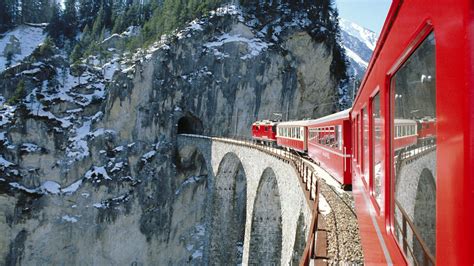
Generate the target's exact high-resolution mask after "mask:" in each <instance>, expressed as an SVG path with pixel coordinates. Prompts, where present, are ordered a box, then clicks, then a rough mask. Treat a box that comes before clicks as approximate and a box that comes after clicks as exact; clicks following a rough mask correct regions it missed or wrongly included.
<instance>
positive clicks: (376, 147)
mask: <svg viewBox="0 0 474 266" xmlns="http://www.w3.org/2000/svg"><path fill="white" fill-rule="evenodd" d="M382 128H383V126H382V111H381V108H380V94H379V93H377V94H376V95H375V97H374V98H373V99H372V158H374V160H373V165H372V171H373V173H374V177H373V180H372V184H373V187H372V191H373V193H374V194H373V195H374V198H375V201H376V202H377V203H378V205H379V207H380V208H381V209H382V202H383V199H382V195H383V193H382V190H383V181H384V167H383V164H384V159H383V158H384V157H383V143H382Z"/></svg>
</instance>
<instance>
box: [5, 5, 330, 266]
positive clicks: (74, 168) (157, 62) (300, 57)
mask: <svg viewBox="0 0 474 266" xmlns="http://www.w3.org/2000/svg"><path fill="white" fill-rule="evenodd" d="M319 30H323V31H324V29H323V28H318V26H316V25H315V24H313V22H311V21H309V20H308V19H307V17H305V16H304V12H303V13H299V15H298V16H294V19H293V20H291V21H283V22H281V23H280V24H278V25H277V26H274V30H272V33H271V34H269V33H268V28H267V29H266V28H265V25H262V24H261V23H260V22H259V20H258V19H257V18H255V17H254V16H252V15H249V14H246V13H244V12H242V11H240V10H239V9H237V8H235V7H233V6H231V7H226V8H221V9H219V10H217V11H216V12H212V13H211V14H210V16H208V17H206V18H204V19H201V20H196V21H193V22H192V23H191V24H189V25H188V27H187V28H186V29H184V30H182V31H179V32H176V33H175V34H174V35H171V36H168V37H164V38H162V41H161V42H158V43H155V44H154V45H153V46H151V47H150V48H148V49H146V50H145V49H143V50H140V51H138V52H137V53H135V54H133V55H130V54H128V55H127V54H123V53H122V51H120V50H118V49H117V47H108V49H109V51H111V52H112V53H114V56H113V58H112V60H111V61H108V62H100V60H98V59H96V58H89V59H88V60H85V61H84V64H82V65H79V66H75V67H70V66H69V65H68V64H67V62H66V61H65V59H64V55H62V54H61V52H60V51H57V50H54V49H53V50H52V51H48V50H46V51H45V49H42V51H41V53H40V52H39V50H40V49H38V51H36V52H35V53H34V54H33V55H32V56H30V57H29V58H28V60H27V61H26V62H24V63H22V64H20V65H18V66H14V67H12V68H9V69H7V70H5V71H3V73H2V74H1V76H0V93H1V94H2V95H3V96H4V97H5V98H7V99H8V98H12V97H14V96H15V95H20V96H21V97H20V100H19V101H18V104H16V105H13V106H11V105H4V107H3V108H2V110H1V115H2V121H1V123H0V126H1V131H0V139H1V140H0V143H1V145H0V149H1V156H0V211H1V212H2V214H4V215H1V216H0V232H1V234H2V235H1V237H0V257H1V258H3V261H4V263H5V264H7V265H13V264H37V263H45V264H135V265H138V264H159V265H162V264H184V263H187V262H191V263H193V264H201V263H208V262H209V256H208V250H209V242H208V241H207V240H206V239H208V238H207V236H208V235H209V233H210V232H209V228H208V226H207V225H206V224H205V223H204V220H205V219H204V218H205V216H206V208H207V207H206V204H207V203H206V202H209V199H210V198H209V197H210V196H209V195H207V194H206V186H207V178H208V174H209V173H208V170H207V169H206V168H205V163H204V162H203V157H202V155H200V153H199V151H197V150H192V149H187V150H180V151H177V150H176V148H175V139H176V134H177V133H178V131H180V132H183V133H203V134H206V135H224V136H229V135H247V136H248V135H249V128H250V125H251V123H252V122H253V121H255V120H258V119H268V118H273V114H274V113H281V115H282V116H283V118H288V119H302V118H306V117H308V118H309V117H313V118H314V117H318V116H322V115H325V114H328V113H331V112H333V111H334V110H335V109H336V106H337V101H338V90H337V88H338V85H339V80H337V79H336V78H335V75H334V74H333V73H331V65H332V64H333V63H334V62H333V61H334V59H333V56H332V52H331V51H332V47H330V46H329V45H328V44H327V43H325V42H324V41H321V40H319V41H317V40H316V39H315V38H314V32H315V31H319ZM19 80H24V81H25V84H26V88H25V91H24V92H23V93H20V94H18V91H17V92H15V88H17V87H18V85H17V84H18V82H19ZM5 98H3V99H2V103H3V102H4V101H5V100H6V99H5Z"/></svg>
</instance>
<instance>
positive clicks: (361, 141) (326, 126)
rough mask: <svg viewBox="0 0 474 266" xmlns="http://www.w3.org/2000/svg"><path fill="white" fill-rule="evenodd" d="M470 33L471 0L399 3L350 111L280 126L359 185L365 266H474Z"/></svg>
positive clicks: (473, 37)
mask: <svg viewBox="0 0 474 266" xmlns="http://www.w3.org/2000/svg"><path fill="white" fill-rule="evenodd" d="M473 25H474V2H473V1H472V0H457V1H451V0H418V1H402V0H393V3H392V6H391V8H390V10H389V14H388V17H387V19H386V21H385V24H384V27H383V30H382V33H381V35H380V38H379V42H378V44H377V47H376V49H375V51H374V54H373V57H372V59H371V61H370V64H369V66H368V69H367V73H366V75H365V77H364V79H363V81H362V84H361V86H360V89H359V92H358V94H357V96H356V99H355V101H354V104H353V106H352V109H351V110H350V111H347V110H346V111H343V112H341V113H337V114H334V115H331V116H327V117H324V118H320V119H316V120H306V121H292V122H284V123H279V124H278V125H277V126H276V130H277V134H276V136H275V139H276V141H277V144H278V145H279V146H282V147H284V148H287V149H293V150H296V151H298V152H301V153H307V154H308V155H309V156H310V157H311V158H312V159H313V160H315V161H317V162H319V163H320V164H321V166H322V167H324V168H325V169H326V170H327V171H328V172H330V173H331V174H332V175H333V177H335V178H336V179H337V180H339V181H340V182H341V184H350V183H352V187H353V194H354V199H355V205H356V212H357V217H358V220H359V229H360V233H361V240H362V246H363V250H364V262H365V263H366V264H368V265H380V264H389V265H399V264H401V265H404V264H409V265H420V264H421V265H435V264H439V265H474V252H473V251H474V211H473V210H474V167H472V165H474V148H473V147H474V116H473V114H474V96H473V95H474V26H473ZM347 129H350V130H347ZM341 141H342V143H341ZM341 147H342V150H341ZM344 148H345V152H344ZM346 157H349V160H348V161H347V160H346ZM347 172H349V174H350V175H349V177H348V176H347V175H346V173H347ZM350 177H351V178H350Z"/></svg>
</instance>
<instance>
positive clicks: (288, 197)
mask: <svg viewBox="0 0 474 266" xmlns="http://www.w3.org/2000/svg"><path fill="white" fill-rule="evenodd" d="M177 146H178V149H179V150H182V149H186V148H188V149H189V148H193V149H195V150H197V151H198V153H200V154H201V155H202V158H204V161H205V162H204V163H205V165H206V168H207V171H206V173H207V178H208V183H207V184H208V185H207V188H206V189H207V193H208V195H212V196H210V197H208V198H209V199H208V202H207V206H208V208H207V209H206V217H207V218H206V219H207V221H206V224H207V226H208V228H209V229H210V230H209V232H210V234H209V239H208V246H209V250H208V252H206V253H208V254H205V256H207V259H208V260H210V261H211V264H223V263H225V262H227V263H229V262H231V263H232V264H235V263H237V264H240V263H242V264H244V265H247V264H249V265H262V264H265V265H280V264H281V265H289V264H292V265H295V264H298V261H299V259H300V258H301V255H302V254H303V250H304V248H305V244H306V240H307V239H308V236H309V234H310V225H311V219H312V209H311V206H310V205H309V204H308V201H307V200H306V198H305V193H302V188H301V185H300V183H299V179H298V174H297V172H296V170H295V169H294V168H293V167H292V166H291V165H290V164H288V163H283V162H282V161H281V160H280V159H278V158H276V157H274V156H271V155H269V154H267V153H264V152H262V151H259V150H257V149H252V148H250V147H244V146H239V145H233V144H231V143H226V142H223V141H216V140H215V139H212V138H209V137H204V136H197V135H178V137H177Z"/></svg>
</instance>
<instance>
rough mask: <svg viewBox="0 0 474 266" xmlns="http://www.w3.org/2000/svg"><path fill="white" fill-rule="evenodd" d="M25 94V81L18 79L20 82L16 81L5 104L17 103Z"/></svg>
mask: <svg viewBox="0 0 474 266" xmlns="http://www.w3.org/2000/svg"><path fill="white" fill-rule="evenodd" d="M25 96H26V91H25V81H23V80H20V82H18V84H17V85H16V89H15V93H14V94H13V96H12V97H11V98H10V99H8V101H7V104H9V105H13V104H17V103H18V102H20V101H21V99H23V98H24V97H25Z"/></svg>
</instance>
